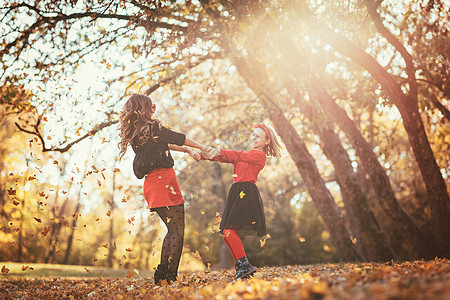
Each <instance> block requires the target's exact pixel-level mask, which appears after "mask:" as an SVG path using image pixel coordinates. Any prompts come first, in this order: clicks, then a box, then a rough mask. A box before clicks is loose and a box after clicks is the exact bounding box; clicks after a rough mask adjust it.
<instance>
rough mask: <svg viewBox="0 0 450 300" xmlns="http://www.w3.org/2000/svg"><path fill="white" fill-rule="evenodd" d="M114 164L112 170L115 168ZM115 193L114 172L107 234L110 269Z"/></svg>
mask: <svg viewBox="0 0 450 300" xmlns="http://www.w3.org/2000/svg"><path fill="white" fill-rule="evenodd" d="M115 166H116V165H115V164H114V168H115ZM115 191H116V172H113V176H112V192H111V200H110V201H111V202H110V211H111V214H110V217H109V234H108V244H109V247H108V266H109V267H110V268H112V267H113V265H114V251H115V248H116V245H115V241H114V214H113V212H114V209H115V207H116V205H115V202H114V193H115Z"/></svg>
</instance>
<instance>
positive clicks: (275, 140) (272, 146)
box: [253, 124, 286, 157]
mask: <svg viewBox="0 0 450 300" xmlns="http://www.w3.org/2000/svg"><path fill="white" fill-rule="evenodd" d="M258 127H259V128H262V129H264V133H265V134H266V137H267V138H268V139H269V140H270V142H269V144H267V145H265V146H264V148H263V151H264V153H265V154H266V155H267V156H272V157H282V156H284V155H285V154H286V148H285V147H284V144H283V143H282V142H281V141H280V138H279V137H278V135H277V133H276V132H275V130H274V129H273V128H272V127H270V126H267V125H265V124H257V125H255V126H253V128H258ZM266 129H267V131H268V132H269V136H268V135H267V131H266Z"/></svg>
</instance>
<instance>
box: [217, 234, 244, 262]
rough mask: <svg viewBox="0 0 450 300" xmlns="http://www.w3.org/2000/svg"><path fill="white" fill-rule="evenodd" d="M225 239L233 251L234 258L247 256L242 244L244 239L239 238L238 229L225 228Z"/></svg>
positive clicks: (235, 259)
mask: <svg viewBox="0 0 450 300" xmlns="http://www.w3.org/2000/svg"><path fill="white" fill-rule="evenodd" d="M222 238H223V240H224V241H225V244H227V247H228V249H229V250H230V252H231V255H232V256H233V258H234V261H237V260H238V259H240V258H242V257H244V256H245V251H244V245H242V241H241V239H240V238H239V236H238V234H237V232H236V230H231V229H225V230H224V231H223V237H222Z"/></svg>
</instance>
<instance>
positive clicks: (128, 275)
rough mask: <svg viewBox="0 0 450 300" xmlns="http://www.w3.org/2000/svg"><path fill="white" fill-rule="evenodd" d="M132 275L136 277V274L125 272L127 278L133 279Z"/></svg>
mask: <svg viewBox="0 0 450 300" xmlns="http://www.w3.org/2000/svg"><path fill="white" fill-rule="evenodd" d="M134 275H136V273H134V272H130V271H128V272H127V278H133V276H134Z"/></svg>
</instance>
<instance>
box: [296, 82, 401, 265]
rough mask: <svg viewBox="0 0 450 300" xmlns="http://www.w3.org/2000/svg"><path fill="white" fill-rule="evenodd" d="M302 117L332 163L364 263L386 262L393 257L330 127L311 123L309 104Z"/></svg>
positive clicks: (345, 155)
mask: <svg viewBox="0 0 450 300" xmlns="http://www.w3.org/2000/svg"><path fill="white" fill-rule="evenodd" d="M287 89H288V91H289V92H290V94H291V95H295V96H294V99H295V100H296V103H297V104H300V103H301V102H302V100H301V99H299V93H298V92H296V91H295V89H294V88H293V87H292V86H287ZM305 105H306V109H305V111H304V115H305V116H306V117H307V118H308V119H309V120H310V122H311V127H312V129H313V130H314V132H315V133H316V134H317V135H318V136H319V137H320V140H321V144H322V145H321V148H322V151H323V152H324V154H325V155H326V156H327V158H328V159H329V160H330V161H331V162H332V164H333V167H334V170H335V174H336V179H337V182H338V184H339V187H340V189H341V193H342V197H343V201H344V209H345V211H346V215H347V216H348V220H349V222H350V224H352V225H351V226H350V228H354V230H352V232H353V233H354V235H355V236H356V237H357V240H356V245H357V247H360V249H361V251H360V252H361V253H362V254H363V255H364V256H365V257H364V258H365V259H366V260H370V261H386V260H389V259H392V258H394V254H393V252H392V250H391V249H390V248H389V246H388V240H387V239H386V236H385V235H384V234H383V233H382V231H381V229H380V226H379V223H378V221H377V219H376V217H375V215H374V213H373V212H372V210H371V208H370V206H369V203H368V199H367V196H366V194H365V193H364V192H363V189H362V188H361V186H360V183H359V178H358V175H357V174H356V173H355V172H354V171H353V167H352V165H351V161H350V158H349V157H348V154H347V151H346V150H345V149H344V147H343V146H342V143H341V140H340V138H339V136H338V135H337V134H336V133H335V132H334V130H333V127H334V126H333V125H332V123H331V122H329V121H325V122H324V123H325V124H324V125H323V126H320V125H317V123H315V122H314V119H315V116H317V115H318V114H319V113H318V112H317V109H315V108H314V105H313V104H305Z"/></svg>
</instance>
